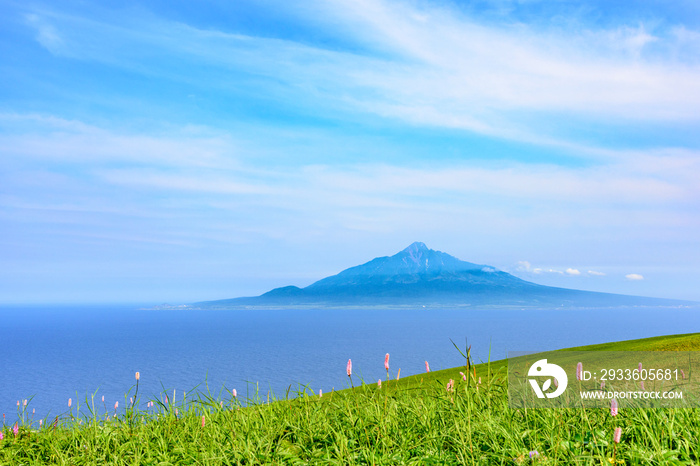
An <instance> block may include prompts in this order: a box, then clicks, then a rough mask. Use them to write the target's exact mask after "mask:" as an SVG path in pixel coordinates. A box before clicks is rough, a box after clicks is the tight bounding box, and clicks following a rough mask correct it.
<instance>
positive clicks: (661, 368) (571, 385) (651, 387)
mask: <svg viewBox="0 0 700 466" xmlns="http://www.w3.org/2000/svg"><path fill="white" fill-rule="evenodd" d="M696 368H698V369H700V352H692V351H552V352H549V353H537V354H534V353H526V352H509V353H508V402H509V405H510V406H511V407H512V408H545V409H546V408H576V407H586V408H602V407H609V406H610V403H611V401H612V400H616V403H621V404H623V405H625V406H627V407H638V408H672V407H677V408H700V372H698V369H696Z"/></svg>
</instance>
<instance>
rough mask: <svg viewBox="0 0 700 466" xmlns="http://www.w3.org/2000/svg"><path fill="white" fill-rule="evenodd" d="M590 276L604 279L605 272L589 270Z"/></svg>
mask: <svg viewBox="0 0 700 466" xmlns="http://www.w3.org/2000/svg"><path fill="white" fill-rule="evenodd" d="M588 275H592V276H594V277H604V276H605V273H604V272H597V271H595V270H589V271H588Z"/></svg>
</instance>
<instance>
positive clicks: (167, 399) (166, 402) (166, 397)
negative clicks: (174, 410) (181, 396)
mask: <svg viewBox="0 0 700 466" xmlns="http://www.w3.org/2000/svg"><path fill="white" fill-rule="evenodd" d="M169 401H170V398H168V395H165V404H166V405H167V404H168V402H169Z"/></svg>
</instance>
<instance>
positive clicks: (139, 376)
mask: <svg viewBox="0 0 700 466" xmlns="http://www.w3.org/2000/svg"><path fill="white" fill-rule="evenodd" d="M140 378H141V374H140V373H139V372H137V373H136V381H137V382H138V381H139V379H140Z"/></svg>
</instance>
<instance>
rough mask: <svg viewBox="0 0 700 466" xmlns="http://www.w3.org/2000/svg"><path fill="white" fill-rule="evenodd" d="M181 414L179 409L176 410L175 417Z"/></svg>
mask: <svg viewBox="0 0 700 466" xmlns="http://www.w3.org/2000/svg"><path fill="white" fill-rule="evenodd" d="M179 414H180V411H179V410H178V409H177V408H175V416H176V417H177V416H178V415H179Z"/></svg>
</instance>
